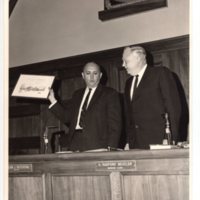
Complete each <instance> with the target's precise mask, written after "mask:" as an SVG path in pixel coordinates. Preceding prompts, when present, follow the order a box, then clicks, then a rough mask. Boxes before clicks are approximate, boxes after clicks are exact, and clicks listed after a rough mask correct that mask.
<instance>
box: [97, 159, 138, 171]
mask: <svg viewBox="0 0 200 200" xmlns="http://www.w3.org/2000/svg"><path fill="white" fill-rule="evenodd" d="M95 170H96V171H111V170H112V171H113V170H116V171H120V170H123V171H136V160H109V161H99V162H96V168H95Z"/></svg>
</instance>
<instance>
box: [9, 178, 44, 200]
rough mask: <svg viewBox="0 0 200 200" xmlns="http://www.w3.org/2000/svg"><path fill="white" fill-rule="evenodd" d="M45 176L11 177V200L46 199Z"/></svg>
mask: <svg viewBox="0 0 200 200" xmlns="http://www.w3.org/2000/svg"><path fill="white" fill-rule="evenodd" d="M43 191H44V177H42V176H41V177H33V176H30V177H28V176H15V177H12V176H11V177H9V200H45V199H44V193H43Z"/></svg>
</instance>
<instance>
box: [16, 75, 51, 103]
mask: <svg viewBox="0 0 200 200" xmlns="http://www.w3.org/2000/svg"><path fill="white" fill-rule="evenodd" d="M54 79H55V76H43V75H28V74H21V75H20V77H19V79H18V81H17V84H16V85H15V88H14V90H13V93H12V96H15V97H26V98H40V99H46V98H47V97H48V94H49V88H51V87H52V84H53V81H54Z"/></svg>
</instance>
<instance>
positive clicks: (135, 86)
mask: <svg viewBox="0 0 200 200" xmlns="http://www.w3.org/2000/svg"><path fill="white" fill-rule="evenodd" d="M138 76H139V75H135V76H134V77H133V78H134V79H135V81H134V85H133V92H132V98H131V100H133V96H134V93H135V90H136V88H137V83H138Z"/></svg>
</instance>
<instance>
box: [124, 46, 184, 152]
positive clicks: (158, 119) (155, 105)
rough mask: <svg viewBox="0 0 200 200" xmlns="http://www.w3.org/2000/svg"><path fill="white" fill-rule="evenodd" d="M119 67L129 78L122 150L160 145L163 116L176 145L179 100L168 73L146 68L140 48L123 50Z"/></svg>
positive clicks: (164, 69) (145, 61) (163, 125)
mask: <svg viewBox="0 0 200 200" xmlns="http://www.w3.org/2000/svg"><path fill="white" fill-rule="evenodd" d="M122 59H123V67H124V68H125V69H126V71H127V73H128V74H130V75H131V77H130V78H129V79H128V80H127V81H126V86H125V92H124V94H125V116H126V132H127V144H126V147H125V148H126V149H129V148H130V149H134V148H137V149H147V148H149V145H150V144H162V141H163V138H164V133H165V126H166V119H165V117H164V116H165V114H166V113H167V114H168V116H169V121H170V129H171V134H172V136H171V137H172V140H173V141H175V142H177V140H178V134H179V123H180V115H181V104H180V97H179V93H178V89H177V85H176V82H175V79H174V77H173V75H172V72H171V71H170V70H169V69H168V68H166V67H150V66H149V65H148V64H147V60H146V51H145V49H144V48H143V47H141V46H133V47H126V48H125V49H124V52H123V58H122Z"/></svg>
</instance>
